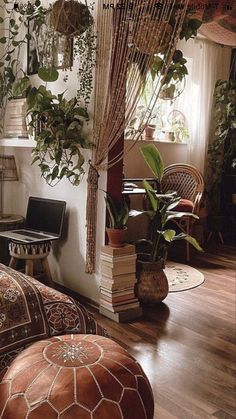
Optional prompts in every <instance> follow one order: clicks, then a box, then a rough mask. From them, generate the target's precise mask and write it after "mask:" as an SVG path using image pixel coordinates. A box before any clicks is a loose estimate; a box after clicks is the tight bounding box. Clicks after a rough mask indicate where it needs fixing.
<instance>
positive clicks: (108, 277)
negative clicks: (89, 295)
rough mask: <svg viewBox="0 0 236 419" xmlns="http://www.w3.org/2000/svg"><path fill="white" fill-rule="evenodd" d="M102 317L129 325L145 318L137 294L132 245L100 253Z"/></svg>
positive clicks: (107, 249) (105, 248) (108, 247)
mask: <svg viewBox="0 0 236 419" xmlns="http://www.w3.org/2000/svg"><path fill="white" fill-rule="evenodd" d="M101 273H102V278H101V287H100V313H102V314H104V315H105V316H107V317H109V318H111V319H113V320H115V321H126V320H131V319H133V318H137V317H140V315H142V309H141V308H140V306H139V301H138V299H137V298H136V297H135V294H134V286H135V283H136V253H135V248H134V246H133V245H126V246H124V247H120V248H117V249H116V248H112V247H110V246H103V247H102V249H101Z"/></svg>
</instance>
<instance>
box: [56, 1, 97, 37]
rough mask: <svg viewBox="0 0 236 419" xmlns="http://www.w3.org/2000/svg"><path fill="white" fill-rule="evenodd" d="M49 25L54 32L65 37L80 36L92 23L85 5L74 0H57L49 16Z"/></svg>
mask: <svg viewBox="0 0 236 419" xmlns="http://www.w3.org/2000/svg"><path fill="white" fill-rule="evenodd" d="M50 23H51V25H52V26H53V27H54V28H55V30H56V31H58V32H60V33H62V34H63V35H66V36H74V35H81V34H82V33H83V32H85V31H86V30H87V29H88V27H89V26H91V25H92V23H93V18H92V15H91V13H90V11H89V9H88V7H87V6H86V5H85V4H82V3H79V2H78V1H75V0H68V1H66V0H57V1H56V2H55V3H54V4H53V6H52V11H51V15H50Z"/></svg>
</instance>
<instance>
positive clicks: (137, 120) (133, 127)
mask: <svg viewBox="0 0 236 419" xmlns="http://www.w3.org/2000/svg"><path fill="white" fill-rule="evenodd" d="M146 113H147V108H146V106H144V105H139V106H137V111H136V113H135V117H134V118H132V120H131V121H130V124H129V126H128V128H127V129H126V131H125V138H126V139H134V138H135V136H136V135H137V134H138V132H139V131H140V130H141V131H145V138H146V139H150V140H152V139H153V137H154V132H155V130H156V128H157V124H156V121H158V123H159V124H158V126H159V127H161V126H162V122H161V115H160V112H159V108H158V109H154V111H153V113H152V115H151V117H150V118H149V121H148V123H147V124H145V123H144V121H145V119H146ZM153 122H155V123H153Z"/></svg>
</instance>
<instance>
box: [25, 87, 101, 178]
mask: <svg viewBox="0 0 236 419" xmlns="http://www.w3.org/2000/svg"><path fill="white" fill-rule="evenodd" d="M27 104H28V114H29V117H30V122H29V127H30V130H31V134H33V135H34V136H35V139H36V147H35V148H34V149H33V151H32V154H33V163H35V162H37V163H38V165H39V167H40V169H41V173H42V176H43V178H44V179H45V180H46V182H47V183H48V184H49V185H51V186H54V185H55V184H56V183H58V182H59V181H60V180H61V179H62V178H64V177H65V178H67V179H68V180H69V181H70V182H71V183H72V184H73V185H75V186H76V185H78V184H79V183H80V180H81V177H82V175H83V174H84V169H83V164H84V156H83V154H82V152H81V148H91V147H92V146H93V144H92V143H91V142H88V141H87V140H86V139H85V138H84V136H83V135H82V127H83V123H84V121H85V120H86V119H87V118H88V114H87V111H86V109H85V108H83V107H81V106H79V105H78V100H77V98H72V99H70V100H67V99H66V98H65V97H64V93H61V94H58V95H53V94H52V92H51V91H50V90H47V89H46V88H45V87H44V86H39V87H38V88H35V87H33V88H31V89H30V91H29V92H28V94H27Z"/></svg>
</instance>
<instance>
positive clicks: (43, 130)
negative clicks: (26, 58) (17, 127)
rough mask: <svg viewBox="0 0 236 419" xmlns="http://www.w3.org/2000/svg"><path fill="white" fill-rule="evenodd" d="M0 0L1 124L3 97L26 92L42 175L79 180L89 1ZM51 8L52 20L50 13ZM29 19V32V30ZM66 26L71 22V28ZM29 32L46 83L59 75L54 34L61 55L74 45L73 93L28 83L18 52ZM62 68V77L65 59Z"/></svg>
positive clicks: (92, 45) (91, 57)
mask: <svg viewBox="0 0 236 419" xmlns="http://www.w3.org/2000/svg"><path fill="white" fill-rule="evenodd" d="M3 1H4V5H3V6H2V10H3V13H2V15H3V16H4V15H5V16H4V17H1V18H0V44H2V45H4V52H3V54H2V55H1V54H0V109H1V111H0V112H1V114H0V118H1V123H2V126H1V130H2V129H3V121H4V116H5V109H6V104H7V100H8V99H10V98H11V97H19V96H25V97H26V98H27V106H28V114H29V115H30V118H31V119H30V122H29V127H30V130H31V134H32V133H34V137H35V139H36V147H35V148H34V150H33V163H35V162H37V163H38V165H39V167H40V169H41V173H42V176H43V178H45V180H46V182H47V183H48V184H50V185H52V186H53V185H54V184H55V183H57V182H58V181H60V180H61V179H62V178H63V177H65V178H67V179H68V180H69V181H70V182H71V183H72V184H73V185H78V184H79V183H80V180H81V177H82V175H83V173H84V169H83V164H84V157H83V155H82V153H81V150H80V148H91V147H92V146H93V144H92V143H91V142H89V141H87V140H86V139H85V138H84V136H83V135H82V132H81V131H82V128H83V124H84V122H85V121H88V112H87V108H88V105H89V101H90V96H91V93H92V88H93V84H92V80H93V75H92V72H93V68H94V66H95V52H96V37H95V34H94V29H93V18H92V12H93V9H94V3H92V4H90V5H89V6H87V4H86V5H85V4H83V3H80V2H77V1H74V0H69V1H67V2H65V1H64V0H57V1H56V2H55V3H54V4H52V5H49V7H48V8H45V7H43V6H42V5H41V2H40V0H33V2H30V1H28V2H27V3H24V2H19V3H15V2H14V1H12V0H3ZM85 1H86V0H85ZM54 7H55V10H54ZM57 7H59V12H57V10H56V8H57ZM74 7H76V8H77V11H78V9H79V13H77V14H75V13H73V8H74ZM68 8H69V9H68ZM70 9H72V13H71V10H70ZM55 11H56V14H55V13H54V12H55ZM69 12H70V13H71V14H69ZM53 13H54V15H55V16H56V20H55V19H53V16H54V15H53ZM63 13H64V14H66V17H67V19H65V18H64V15H63ZM55 16H54V17H55ZM75 17H76V19H78V17H79V21H78V22H77V21H76V20H74V19H75ZM70 18H71V19H72V20H71V21H70ZM31 19H33V33H29V30H28V27H29V21H30V20H31ZM60 19H61V20H60ZM53 23H54V24H53ZM65 23H66V25H65ZM60 25H61V26H60ZM70 27H72V28H73V31H72V33H71V32H70ZM68 28H69V29H68ZM64 29H65V30H64ZM32 36H34V42H35V45H36V50H37V59H38V76H39V78H40V79H41V80H43V81H44V82H45V83H47V82H52V81H56V80H57V78H58V76H59V72H58V71H57V68H56V62H55V56H56V54H57V46H58V39H59V38H62V37H63V38H64V41H65V42H64V45H65V50H64V55H66V54H68V46H69V45H73V59H74V61H75V60H76V59H77V60H79V70H78V89H77V93H76V97H74V98H72V99H71V100H67V99H65V98H64V93H65V92H64V93H61V94H58V95H53V94H52V92H51V91H50V90H47V87H45V86H42V85H41V86H39V87H38V88H36V87H32V86H31V80H30V77H29V76H28V75H27V74H26V71H25V69H24V68H23V65H22V59H21V56H22V53H26V46H27V43H28V41H29V40H30V39H31V38H32ZM42 39H43V40H44V42H42ZM62 68H63V70H64V71H65V76H64V81H67V79H68V73H67V71H68V70H69V69H70V67H69V66H68V62H67V60H65V61H64V62H63V65H62Z"/></svg>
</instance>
